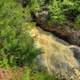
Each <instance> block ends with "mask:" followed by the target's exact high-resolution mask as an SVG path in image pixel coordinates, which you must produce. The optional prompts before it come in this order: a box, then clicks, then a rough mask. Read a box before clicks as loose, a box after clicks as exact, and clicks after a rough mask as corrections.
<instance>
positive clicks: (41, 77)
mask: <svg viewBox="0 0 80 80" xmlns="http://www.w3.org/2000/svg"><path fill="white" fill-rule="evenodd" d="M30 79H33V80H59V79H58V78H57V77H56V76H55V75H53V76H51V75H49V74H48V73H47V72H44V71H41V72H35V73H33V72H31V69H30V68H28V67H25V69H24V73H23V77H22V79H21V80H30Z"/></svg>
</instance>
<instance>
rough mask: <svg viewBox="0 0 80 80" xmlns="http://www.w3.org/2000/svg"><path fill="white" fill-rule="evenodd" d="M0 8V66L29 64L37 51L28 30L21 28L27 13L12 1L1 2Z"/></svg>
mask: <svg viewBox="0 0 80 80" xmlns="http://www.w3.org/2000/svg"><path fill="white" fill-rule="evenodd" d="M0 6H1V7H0V66H7V65H9V66H23V65H27V64H30V63H31V62H32V60H33V58H34V57H35V56H36V55H37V53H38V52H39V51H38V49H36V48H35V47H34V40H33V39H32V37H31V36H30V34H29V30H28V29H26V30H25V28H24V27H23V25H24V24H25V22H26V21H27V22H28V18H29V15H28V14H29V12H28V14H27V12H23V11H25V10H24V9H23V8H22V7H21V5H19V4H17V3H16V2H15V1H14V0H4V1H3V0H1V1H0ZM29 26H30V25H29ZM26 27H28V25H26Z"/></svg>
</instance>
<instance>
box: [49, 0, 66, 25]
mask: <svg viewBox="0 0 80 80" xmlns="http://www.w3.org/2000/svg"><path fill="white" fill-rule="evenodd" d="M49 12H50V20H51V21H52V22H53V23H59V24H63V23H64V22H65V20H66V19H65V16H64V14H63V12H62V10H61V4H60V1H57V0H52V1H51V3H50V5H49Z"/></svg>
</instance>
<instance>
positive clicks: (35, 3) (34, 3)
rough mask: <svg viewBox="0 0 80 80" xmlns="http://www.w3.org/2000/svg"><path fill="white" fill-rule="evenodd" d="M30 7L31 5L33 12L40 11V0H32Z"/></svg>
mask: <svg viewBox="0 0 80 80" xmlns="http://www.w3.org/2000/svg"><path fill="white" fill-rule="evenodd" d="M30 7H31V12H34V13H35V12H37V11H39V10H40V9H41V7H40V3H39V0H31V3H30Z"/></svg>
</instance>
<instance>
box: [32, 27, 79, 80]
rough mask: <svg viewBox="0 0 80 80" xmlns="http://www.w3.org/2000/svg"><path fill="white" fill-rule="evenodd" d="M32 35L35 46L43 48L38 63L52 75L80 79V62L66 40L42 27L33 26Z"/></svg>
mask: <svg viewBox="0 0 80 80" xmlns="http://www.w3.org/2000/svg"><path fill="white" fill-rule="evenodd" d="M31 35H32V36H33V37H34V40H35V46H36V47H38V48H41V50H42V54H40V55H39V56H38V57H37V58H36V61H37V63H38V65H40V66H41V67H43V68H46V70H47V71H48V73H49V74H51V75H53V74H58V75H61V76H64V77H65V78H67V80H69V79H70V78H74V80H80V79H79V76H80V72H79V70H78V69H79V66H80V65H79V62H78V61H77V60H76V58H75V57H74V54H73V52H72V51H71V50H70V48H69V47H68V46H69V45H68V44H67V43H66V42H63V41H61V40H60V39H58V38H56V37H55V36H53V35H52V34H51V33H49V32H45V31H43V30H42V29H40V28H33V29H32V31H31Z"/></svg>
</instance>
